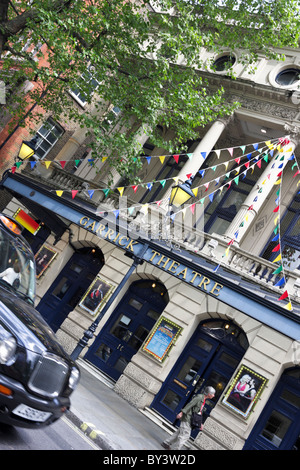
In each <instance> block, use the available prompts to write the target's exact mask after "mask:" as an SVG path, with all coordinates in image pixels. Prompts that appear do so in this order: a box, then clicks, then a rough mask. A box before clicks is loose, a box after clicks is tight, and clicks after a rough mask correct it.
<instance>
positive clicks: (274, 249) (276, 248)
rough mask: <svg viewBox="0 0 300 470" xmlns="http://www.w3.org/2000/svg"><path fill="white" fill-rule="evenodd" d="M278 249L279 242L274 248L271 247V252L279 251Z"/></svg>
mask: <svg viewBox="0 0 300 470" xmlns="http://www.w3.org/2000/svg"><path fill="white" fill-rule="evenodd" d="M279 250H280V244H278V245H277V246H275V248H273V250H272V252H275V251H279Z"/></svg>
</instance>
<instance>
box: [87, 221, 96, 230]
mask: <svg viewBox="0 0 300 470" xmlns="http://www.w3.org/2000/svg"><path fill="white" fill-rule="evenodd" d="M95 223H96V221H95V220H94V222H93V223H92V224H90V225H88V226H87V227H86V229H87V230H90V229H91V231H92V232H93V231H94V230H95Z"/></svg>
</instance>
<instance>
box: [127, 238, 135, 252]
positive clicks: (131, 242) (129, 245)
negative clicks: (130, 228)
mask: <svg viewBox="0 0 300 470" xmlns="http://www.w3.org/2000/svg"><path fill="white" fill-rule="evenodd" d="M137 244H138V242H134V241H133V240H130V242H129V243H128V245H127V246H126V248H127V250H128V249H129V247H130V249H131V251H134V249H133V246H132V245H137Z"/></svg>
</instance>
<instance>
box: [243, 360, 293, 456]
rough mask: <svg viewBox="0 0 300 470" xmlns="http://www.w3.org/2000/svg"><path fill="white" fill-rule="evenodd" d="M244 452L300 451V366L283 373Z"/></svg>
mask: <svg viewBox="0 0 300 470" xmlns="http://www.w3.org/2000/svg"><path fill="white" fill-rule="evenodd" d="M244 449H246V450H300V367H293V368H291V369H287V370H286V371H285V372H284V373H283V375H282V376H281V378H280V380H279V382H278V384H277V386H276V388H275V390H274V391H273V393H272V395H271V397H270V399H269V401H268V403H267V404H266V406H265V408H264V410H263V412H262V413H261V415H260V417H259V419H258V420H257V422H256V424H255V426H254V428H253V430H252V432H251V434H250V436H249V438H248V439H247V441H246V444H245V447H244Z"/></svg>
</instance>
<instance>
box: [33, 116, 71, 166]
mask: <svg viewBox="0 0 300 470" xmlns="http://www.w3.org/2000/svg"><path fill="white" fill-rule="evenodd" d="M63 133H64V130H63V128H62V127H61V126H60V125H59V124H57V122H55V121H54V120H53V119H51V118H49V119H47V121H46V122H45V124H43V125H42V126H41V127H40V129H39V130H38V131H37V133H36V135H35V137H36V138H37V143H36V149H35V155H36V156H38V157H39V158H44V157H45V156H46V155H47V154H48V153H49V152H50V150H51V149H52V148H53V147H54V145H55V144H56V142H57V141H58V139H59V138H60V137H61V136H62V134H63Z"/></svg>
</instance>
